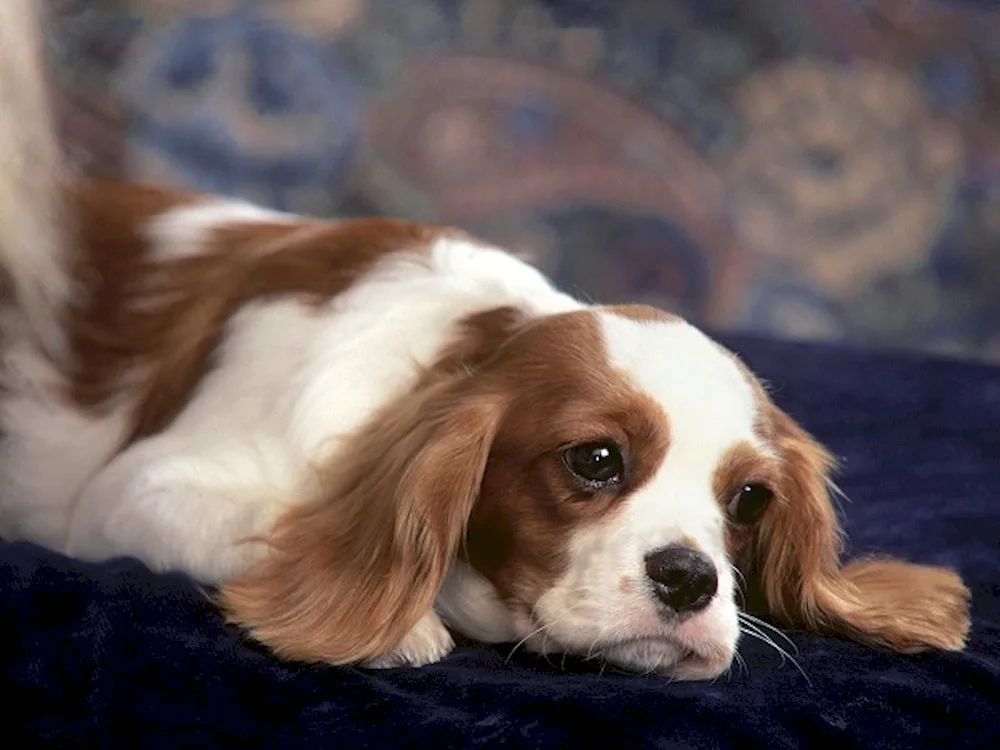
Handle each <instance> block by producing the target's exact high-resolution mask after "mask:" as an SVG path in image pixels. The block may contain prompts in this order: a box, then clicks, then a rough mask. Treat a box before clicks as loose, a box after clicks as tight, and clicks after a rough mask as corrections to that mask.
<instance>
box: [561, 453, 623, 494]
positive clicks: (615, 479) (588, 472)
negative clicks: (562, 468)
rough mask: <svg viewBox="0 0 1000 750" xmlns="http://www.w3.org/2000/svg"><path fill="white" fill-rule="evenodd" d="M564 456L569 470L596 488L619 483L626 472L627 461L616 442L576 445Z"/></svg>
mask: <svg viewBox="0 0 1000 750" xmlns="http://www.w3.org/2000/svg"><path fill="white" fill-rule="evenodd" d="M563 456H564V460H565V461H566V466H567V467H568V468H569V470H570V471H571V472H573V474H575V475H576V476H577V477H578V478H580V479H582V480H583V481H584V482H586V483H587V484H588V485H590V486H592V487H594V488H595V489H600V488H603V487H607V486H610V485H614V484H619V483H620V482H621V481H622V479H623V475H624V473H625V461H624V459H623V458H622V453H621V451H620V450H619V449H618V446H617V445H615V444H614V443H610V442H596V443H584V444H583V445H576V446H573V447H572V448H569V449H568V450H567V451H566V452H565V453H564V454H563Z"/></svg>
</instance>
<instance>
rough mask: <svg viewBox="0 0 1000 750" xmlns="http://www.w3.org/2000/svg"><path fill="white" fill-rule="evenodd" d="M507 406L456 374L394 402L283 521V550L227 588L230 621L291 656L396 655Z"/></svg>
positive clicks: (429, 597) (456, 538) (277, 541)
mask: <svg viewBox="0 0 1000 750" xmlns="http://www.w3.org/2000/svg"><path fill="white" fill-rule="evenodd" d="M500 411H501V409H500V404H499V400H498V399H494V398H493V397H492V396H490V395H483V394H481V393H476V392H473V391H472V390H471V389H470V388H469V387H468V382H467V379H465V378H463V377H461V376H460V375H456V374H452V375H449V376H447V377H445V378H442V379H439V380H436V381H434V382H431V383H429V384H428V385H427V386H426V387H424V388H421V389H419V390H418V391H417V392H415V393H413V394H411V395H409V396H406V397H404V398H403V399H401V400H400V401H397V402H396V403H394V404H393V405H392V408H391V410H386V412H385V413H383V414H382V415H380V416H379V417H378V418H377V419H375V420H374V421H373V422H372V423H371V425H370V426H369V427H368V428H367V429H366V430H363V431H362V432H361V433H360V434H359V435H356V436H354V437H353V438H351V444H350V445H345V446H343V447H342V449H341V450H340V451H339V452H338V456H339V458H338V462H339V463H337V464H336V465H334V466H332V467H331V470H330V471H329V476H327V477H324V479H325V480H326V482H327V487H326V490H325V492H324V495H323V496H322V497H320V498H318V499H317V500H315V501H313V502H311V503H308V504H305V505H303V506H301V507H296V508H295V509H293V510H291V511H289V513H288V514H287V515H286V516H285V517H284V518H283V519H282V520H281V521H280V523H279V524H278V526H277V528H276V530H275V531H274V532H273V534H272V535H271V536H270V537H269V539H268V541H269V542H270V544H271V546H272V548H273V549H272V554H270V555H269V556H268V557H267V558H266V559H264V560H263V561H262V562H261V563H259V564H258V565H257V566H256V567H255V568H253V569H252V570H251V571H250V572H248V573H247V574H246V575H244V576H243V577H242V578H239V579H237V580H234V581H231V582H230V583H228V584H226V585H224V586H223V587H222V589H221V592H220V594H221V604H222V607H223V609H224V610H225V611H226V612H227V614H228V616H229V618H230V619H231V621H232V622H234V623H236V624H239V625H241V626H243V627H246V628H247V629H248V630H249V631H250V633H251V634H252V635H253V636H254V637H255V638H256V639H257V640H258V641H260V642H261V643H263V644H265V645H267V646H269V647H270V648H271V649H273V650H274V651H275V652H276V653H277V654H278V655H280V656H283V657H285V658H292V659H297V660H301V661H310V662H311V661H321V662H326V663H331V664H346V663H354V662H359V661H362V660H365V659H371V658H376V657H379V656H382V655H384V654H386V653H388V652H390V651H391V650H392V649H393V648H394V647H395V646H396V645H397V644H398V643H399V641H400V640H401V639H402V637H403V636H404V635H405V634H406V633H407V632H408V631H409V630H410V628H411V627H412V626H413V625H414V624H415V623H416V622H417V621H418V620H419V619H420V617H421V616H422V615H424V614H425V613H426V612H427V611H428V610H429V609H430V608H431V606H432V604H433V601H434V598H435V596H436V595H437V592H438V589H439V588H440V585H441V582H442V579H443V577H444V575H445V573H446V571H447V568H448V566H449V565H450V564H451V562H452V560H453V559H454V557H455V554H456V553H457V551H458V547H459V545H460V544H461V540H462V539H463V538H464V533H465V526H466V522H467V520H468V517H469V514H470V512H471V510H472V506H473V503H474V502H475V499H476V497H477V495H478V491H479V484H480V481H481V479H482V475H483V472H484V470H485V465H486V460H487V457H488V455H489V449H490V445H491V443H492V440H493V436H494V432H495V430H496V427H497V423H498V421H499V418H500Z"/></svg>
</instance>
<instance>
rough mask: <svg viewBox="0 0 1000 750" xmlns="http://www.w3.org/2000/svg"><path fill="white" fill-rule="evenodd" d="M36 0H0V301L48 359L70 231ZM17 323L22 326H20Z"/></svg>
mask: <svg viewBox="0 0 1000 750" xmlns="http://www.w3.org/2000/svg"><path fill="white" fill-rule="evenodd" d="M42 6H44V4H43V3H41V2H39V0H0V270H2V271H3V276H4V277H5V279H4V281H5V282H6V284H5V286H6V288H5V289H4V290H3V292H4V296H5V299H4V305H5V306H8V309H9V306H10V305H15V306H16V309H17V310H18V312H19V315H18V316H17V317H18V319H19V325H21V326H23V327H24V328H25V329H26V332H27V333H28V334H30V335H31V336H32V337H34V338H36V339H37V341H38V344H39V345H41V346H42V347H43V348H44V350H45V351H46V352H47V353H48V354H49V355H51V356H53V357H56V358H61V356H62V354H63V351H64V349H65V346H66V343H65V340H64V334H63V332H62V326H61V325H60V319H61V317H62V313H63V308H64V307H65V305H66V302H67V300H68V296H69V293H70V278H69V277H70V274H69V269H68V260H69V257H68V256H69V249H70V245H71V240H72V236H73V232H72V229H71V227H70V226H69V224H70V220H71V216H70V212H69V211H68V210H67V207H66V206H65V205H64V204H65V202H66V195H65V192H64V185H65V179H66V177H67V175H65V174H64V170H65V169H66V166H65V164H66V163H65V161H64V158H63V152H62V148H61V145H60V143H59V137H58V133H57V129H56V123H55V115H54V112H53V109H52V106H51V95H50V91H49V87H48V76H47V75H46V66H45V53H44V30H43V20H42V10H41V7H42ZM20 321H23V323H20Z"/></svg>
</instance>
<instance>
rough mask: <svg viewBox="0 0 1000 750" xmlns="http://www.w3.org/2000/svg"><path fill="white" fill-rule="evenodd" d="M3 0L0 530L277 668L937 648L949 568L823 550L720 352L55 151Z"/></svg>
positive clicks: (36, 51)
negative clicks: (158, 601) (271, 658)
mask: <svg viewBox="0 0 1000 750" xmlns="http://www.w3.org/2000/svg"><path fill="white" fill-rule="evenodd" d="M34 6H35V3H33V2H31V0H4V3H3V4H0V95H2V99H0V154H2V156H3V165H2V174H0V218H2V220H3V221H2V225H0V265H2V267H3V270H4V272H5V275H6V277H7V282H8V288H7V295H6V297H5V299H4V305H3V314H2V333H3V342H2V343H3V364H4V369H3V381H2V384H3V393H2V396H0V422H2V431H3V444H2V447H0V476H2V481H3V487H2V493H0V534H2V536H4V537H5V538H8V539H25V540H31V541H34V542H36V543H39V544H42V545H46V546H48V547H50V548H52V549H54V550H58V551H60V552H62V553H64V554H67V555H70V556H74V557H77V558H80V559H83V560H91V561H100V560H105V559H108V558H111V557H114V556H121V555H132V556H135V557H137V558H139V559H141V560H142V561H144V562H145V563H146V564H147V565H148V566H149V567H150V568H152V569H154V570H159V571H166V570H180V571H184V572H186V573H188V574H190V575H191V576H193V577H194V578H196V579H197V580H199V581H202V582H205V583H206V584H209V585H211V586H212V587H213V588H215V589H216V590H217V592H218V593H217V601H218V604H219V606H220V609H221V611H222V612H223V613H224V615H225V617H226V618H227V619H228V620H229V621H230V622H232V623H235V624H236V625H239V626H240V627H242V628H245V629H246V631H247V632H249V633H250V634H251V635H252V636H253V637H254V638H255V639H257V640H258V641H259V642H261V643H262V644H264V645H266V646H267V647H269V648H270V649H271V650H272V651H273V652H274V653H275V654H276V655H278V656H279V657H282V658H287V659H292V660H298V661H305V662H318V663H326V664H334V665H343V664H353V665H361V666H364V667H372V668H380V667H393V666H419V665H423V664H427V663H431V662H435V661H437V660H439V659H441V658H442V657H444V656H445V655H446V654H447V653H448V652H449V651H450V650H451V649H452V648H453V637H452V632H453V631H458V632H460V633H462V634H464V635H466V636H469V637H471V638H473V639H477V640H479V641H483V642H499V643H509V642H515V641H517V642H521V643H523V644H524V645H525V646H526V647H527V648H530V649H534V650H536V651H541V652H560V653H569V654H581V655H587V656H593V657H598V658H601V659H603V660H605V661H607V662H609V663H611V664H614V665H617V666H619V667H621V668H624V669H626V670H635V671H646V672H658V673H663V674H666V675H670V676H672V677H674V678H676V679H710V678H713V677H715V676H717V675H719V674H721V673H723V672H725V671H726V670H727V669H728V668H729V667H730V665H731V662H732V660H733V658H734V654H735V653H736V647H737V643H738V640H739V636H740V611H739V608H738V606H737V602H736V599H737V593H738V585H737V578H738V577H742V578H744V579H745V580H746V582H747V591H746V594H747V596H748V597H750V598H751V599H752V600H753V601H755V602H757V603H758V604H759V607H760V608H761V609H762V610H763V611H764V612H765V613H766V614H767V615H768V617H770V618H771V619H772V620H773V621H774V622H776V623H778V624H780V625H784V626H788V627H794V628H802V629H805V630H809V631H814V632H818V633H830V634H838V635H842V636H846V637H848V638H852V639H855V640H857V641H861V642H864V643H868V644H875V645H879V646H883V647H888V648H890V649H894V650H896V651H900V652H915V651H921V650H925V649H945V650H960V649H962V648H963V647H964V644H965V641H966V638H967V633H968V629H969V612H968V599H969V592H968V590H967V589H966V587H965V586H964V585H963V583H962V581H961V579H960V577H959V576H958V575H957V574H956V573H955V572H954V571H951V570H948V569H944V568H939V567H931V566H923V565H915V564H911V563H908V562H905V561H900V560H894V559H888V558H871V559H861V560H855V561H851V562H847V563H844V562H843V561H842V560H841V559H840V552H841V539H840V530H839V527H838V522H837V516H836V513H835V510H834V506H833V503H832V502H831V495H832V493H833V492H835V488H834V487H833V485H832V483H831V472H832V471H833V470H834V460H833V458H832V457H831V455H830V454H829V453H828V451H827V450H825V449H824V447H823V446H821V445H820V444H819V443H818V442H817V441H816V440H815V439H814V438H813V437H811V436H810V435H809V434H808V433H807V431H806V430H805V429H803V427H801V426H800V425H799V424H797V423H796V422H795V421H794V420H793V419H792V418H791V417H790V416H789V415H788V414H786V413H785V412H784V411H782V410H781V409H780V408H779V406H778V405H776V404H775V403H774V402H773V401H772V399H771V398H770V396H769V394H768V392H767V390H766V389H765V387H764V386H763V385H762V384H761V382H760V381H759V380H758V379H757V378H756V377H755V376H754V374H753V373H752V372H750V370H749V369H748V368H747V367H746V366H745V365H744V364H743V363H742V362H741V361H740V360H739V358H738V357H737V356H736V355H735V354H734V353H732V352H730V351H728V350H726V349H725V348H723V347H722V346H721V345H719V344H718V343H717V342H715V341H714V340H712V339H711V338H709V337H708V336H706V335H705V334H704V333H703V332H701V331H700V330H698V329H697V328H695V327H694V326H692V325H690V324H689V323H687V322H685V321H684V320H681V319H680V318H678V317H676V316H674V315H671V314H668V313H666V312H663V311H660V310H657V309H653V308H650V307H646V306H629V305H619V306H604V305H597V304H591V303H587V302H583V301H580V300H578V299H575V298H574V297H572V296H570V295H568V294H565V293H563V292H561V291H560V290H558V289H557V288H555V287H554V286H553V285H552V284H551V282H550V281H549V280H548V279H547V278H545V276H544V275H543V274H542V273H540V272H539V271H538V270H536V269H535V268H534V267H532V266H531V265H529V264H527V263H526V262H524V261H522V260H520V259H518V258H517V257H515V256H514V255H513V254H511V253H509V252H506V251H505V250H504V249H502V248H498V247H494V246H491V245H490V244H488V243H486V242H483V241H481V240H478V239H476V238H474V237H471V236H468V235H467V234H464V233H463V232H461V231H459V230H456V229H450V228H445V227H435V226H429V225H425V224H421V223H415V222H408V221H401V220H392V219H354V220H350V219H344V220H319V219H314V218H308V217H303V216H297V215H292V214H288V213H283V212H278V211H274V210H270V209H267V208H264V207H261V206H256V205H252V204H250V203H247V202H242V201H238V200H234V199H230V198H223V197H217V196H204V195H198V194H194V193H190V192H184V191H181V190H176V189H168V188H164V187H157V186H152V185H138V184H128V183H116V182H109V181H97V180H87V179H84V178H80V177H76V176H73V175H70V174H68V173H67V169H66V168H65V165H64V163H63V161H62V158H61V156H60V149H59V143H58V138H57V135H56V133H55V128H54V127H53V124H52V116H51V112H50V106H49V102H48V94H47V93H46V90H45V81H44V74H43V69H44V66H43V59H42V57H43V56H42V53H41V48H42V45H41V42H40V39H41V32H40V30H39V20H38V19H37V18H36V17H35V14H36V11H35V10H34Z"/></svg>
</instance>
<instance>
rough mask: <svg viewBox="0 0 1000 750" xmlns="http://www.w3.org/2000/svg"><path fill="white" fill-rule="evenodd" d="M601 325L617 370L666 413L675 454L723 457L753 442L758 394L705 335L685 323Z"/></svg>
mask: <svg viewBox="0 0 1000 750" xmlns="http://www.w3.org/2000/svg"><path fill="white" fill-rule="evenodd" d="M599 319H600V322H601V329H602V333H603V336H604V345H605V348H606V351H607V355H608V358H609V360H610V362H611V364H612V366H614V367H616V368H618V370H619V371H620V372H621V373H622V374H623V375H624V376H625V377H626V378H627V379H628V380H629V381H630V382H631V383H633V384H634V385H635V386H637V387H638V388H639V389H640V390H642V391H643V392H645V393H646V394H648V395H649V396H650V397H651V398H653V400H654V401H656V402H657V403H659V404H660V405H661V406H662V407H663V410H664V412H666V414H667V417H668V419H669V422H670V452H677V451H681V452H685V453H687V452H696V453H698V454H705V453H710V452H718V451H722V450H724V449H726V448H728V447H730V446H731V444H732V443H733V442H735V439H739V438H743V439H746V438H750V437H751V431H752V426H753V420H754V411H755V408H756V407H755V400H754V393H753V390H752V389H751V386H750V384H749V383H748V382H747V381H746V378H745V377H744V375H743V373H742V372H741V371H740V369H739V367H737V365H736V364H735V363H734V362H733V361H732V359H731V358H730V357H728V356H727V355H726V354H725V353H724V352H723V351H722V349H720V347H719V346H718V345H717V344H715V342H713V341H712V340H711V339H709V338H708V337H707V336H706V335H705V334H704V333H702V332H701V331H699V330H698V329H697V328H695V327H694V326H692V325H690V324H688V323H686V322H684V321H682V320H663V321H643V320H633V319H631V318H626V317H624V316H620V315H615V314H612V313H601V315H600V316H599Z"/></svg>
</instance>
